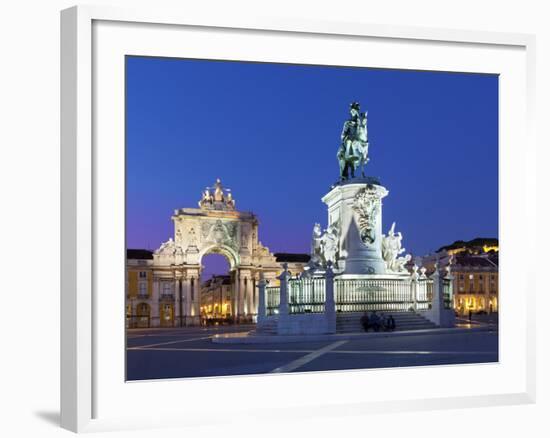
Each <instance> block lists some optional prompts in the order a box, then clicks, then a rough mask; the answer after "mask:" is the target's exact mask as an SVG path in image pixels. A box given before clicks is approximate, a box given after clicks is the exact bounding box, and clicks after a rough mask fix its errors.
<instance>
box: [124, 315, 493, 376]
mask: <svg viewBox="0 0 550 438" xmlns="http://www.w3.org/2000/svg"><path fill="white" fill-rule="evenodd" d="M482 325H483V322H481V323H477V324H476V323H474V324H467V322H466V321H464V322H463V329H461V330H457V331H456V332H451V333H449V332H441V333H429V332H424V333H418V334H414V335H409V336H402V335H397V333H396V336H392V334H389V336H356V337H354V338H347V339H343V338H342V339H339V338H331V339H326V340H320V341H302V342H292V343H254V344H252V345H251V344H218V343H214V342H212V338H213V337H214V336H215V335H220V334H225V333H236V332H243V331H250V330H252V329H253V328H254V326H243V325H240V326H223V327H185V328H174V329H134V330H129V331H128V332H127V380H149V379H165V378H182V377H210V376H232V375H245V374H264V373H278V372H305V371H328V370H346V369H360V368H387V367H399V366H421V365H449V364H468V363H490V362H497V361H498V331H497V328H496V326H494V325H485V327H484V329H483V330H479V327H480V326H482ZM468 327H472V328H474V327H477V328H478V329H477V330H476V329H472V330H468V329H467V328H468Z"/></svg>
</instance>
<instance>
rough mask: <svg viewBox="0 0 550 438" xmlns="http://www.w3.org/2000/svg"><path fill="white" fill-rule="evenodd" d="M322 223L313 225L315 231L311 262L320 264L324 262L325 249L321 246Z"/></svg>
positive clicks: (312, 237)
mask: <svg viewBox="0 0 550 438" xmlns="http://www.w3.org/2000/svg"><path fill="white" fill-rule="evenodd" d="M321 237H322V232H321V225H320V224H317V223H316V224H315V225H314V226H313V233H312V235H311V260H310V264H312V265H315V266H319V265H321V264H322V263H323V249H322V248H321V244H322V242H321Z"/></svg>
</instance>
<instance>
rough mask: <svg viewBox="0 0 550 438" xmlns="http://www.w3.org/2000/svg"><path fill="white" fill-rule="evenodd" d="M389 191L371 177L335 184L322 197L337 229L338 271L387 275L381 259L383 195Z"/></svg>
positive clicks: (330, 223)
mask: <svg viewBox="0 0 550 438" xmlns="http://www.w3.org/2000/svg"><path fill="white" fill-rule="evenodd" d="M387 194H388V190H386V188H385V187H383V186H382V185H380V183H379V181H378V180H377V179H375V178H372V177H365V178H355V179H352V180H347V181H342V182H339V183H337V184H335V185H334V186H333V188H332V190H331V191H330V192H329V193H327V194H326V195H325V196H324V197H323V199H322V200H323V202H324V203H325V204H327V206H328V224H329V227H331V226H333V227H336V228H337V229H338V249H337V254H336V257H335V259H336V271H337V272H338V273H340V274H356V275H362V274H385V273H386V265H385V263H384V260H383V259H382V249H381V248H382V198H383V197H385V196H386V195H387Z"/></svg>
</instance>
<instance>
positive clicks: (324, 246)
mask: <svg viewBox="0 0 550 438" xmlns="http://www.w3.org/2000/svg"><path fill="white" fill-rule="evenodd" d="M338 239H339V226H338V224H337V223H334V224H332V225H330V226H329V227H328V229H327V230H326V231H325V234H323V236H322V237H321V251H322V259H323V263H324V264H326V263H327V262H329V261H330V262H332V264H333V265H334V264H335V263H336V256H337V254H338Z"/></svg>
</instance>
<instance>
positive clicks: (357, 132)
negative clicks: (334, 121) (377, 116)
mask: <svg viewBox="0 0 550 438" xmlns="http://www.w3.org/2000/svg"><path fill="white" fill-rule="evenodd" d="M340 139H341V141H342V142H341V143H340V147H339V148H338V152H337V154H336V157H337V158H338V163H339V165H340V179H342V180H346V179H351V178H355V171H356V170H357V169H358V168H359V167H361V174H362V176H365V171H364V166H365V165H366V164H367V162H368V161H369V159H368V157H367V155H368V150H369V143H368V136H367V113H361V112H360V105H359V103H358V102H353V103H352V104H351V105H350V118H349V119H348V120H346V121H345V123H344V127H343V129H342V134H341V135H340Z"/></svg>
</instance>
